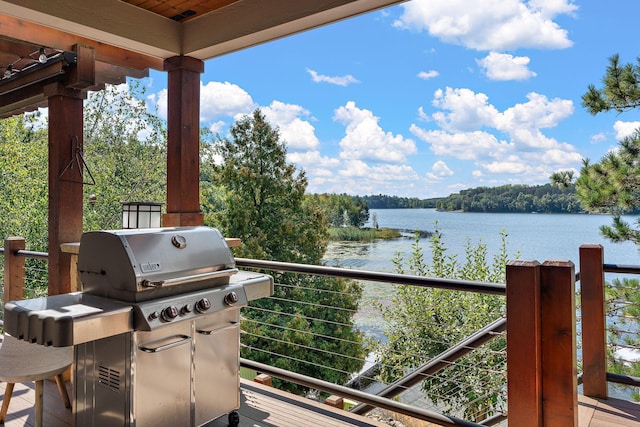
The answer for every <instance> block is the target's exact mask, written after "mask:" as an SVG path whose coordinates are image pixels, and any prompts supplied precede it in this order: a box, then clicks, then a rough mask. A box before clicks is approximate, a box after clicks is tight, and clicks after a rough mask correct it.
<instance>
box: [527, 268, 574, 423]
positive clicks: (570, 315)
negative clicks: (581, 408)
mask: <svg viewBox="0 0 640 427" xmlns="http://www.w3.org/2000/svg"><path fill="white" fill-rule="evenodd" d="M540 294H541V298H540V303H541V319H542V326H541V334H542V418H543V425H544V426H545V427H570V426H577V425H578V379H577V376H578V372H577V370H578V369H577V366H576V300H575V267H574V264H573V263H572V262H571V261H545V262H544V263H543V264H542V266H541V268H540ZM516 425H519V424H516ZM523 425H526V424H523Z"/></svg>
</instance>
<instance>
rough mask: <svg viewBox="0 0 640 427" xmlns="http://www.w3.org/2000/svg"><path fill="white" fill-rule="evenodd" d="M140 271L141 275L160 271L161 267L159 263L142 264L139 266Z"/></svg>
mask: <svg viewBox="0 0 640 427" xmlns="http://www.w3.org/2000/svg"><path fill="white" fill-rule="evenodd" d="M140 269H141V270H142V272H143V273H151V272H154V271H160V270H162V267H161V266H160V263H159V262H143V263H142V264H140Z"/></svg>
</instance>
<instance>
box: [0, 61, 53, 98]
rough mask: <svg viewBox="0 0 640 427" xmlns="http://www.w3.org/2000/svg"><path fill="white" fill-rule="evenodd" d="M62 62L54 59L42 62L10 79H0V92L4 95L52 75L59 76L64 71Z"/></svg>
mask: <svg viewBox="0 0 640 427" xmlns="http://www.w3.org/2000/svg"><path fill="white" fill-rule="evenodd" d="M63 67H64V64H63V62H62V61H56V62H51V63H47V64H44V65H43V66H41V67H38V69H36V70H34V71H33V72H24V71H23V72H20V73H18V74H17V75H14V76H13V77H11V78H10V79H3V80H0V93H1V94H2V95H5V94H7V93H9V92H12V91H14V90H18V89H22V88H25V87H27V86H31V85H33V84H35V83H39V82H41V81H43V80H47V79H49V78H52V77H54V78H55V77H57V76H60V75H62V74H63V73H64V69H63Z"/></svg>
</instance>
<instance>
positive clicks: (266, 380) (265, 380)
mask: <svg viewBox="0 0 640 427" xmlns="http://www.w3.org/2000/svg"><path fill="white" fill-rule="evenodd" d="M253 381H254V382H257V383H258V384H263V385H268V386H269V387H271V386H272V385H273V380H272V378H271V376H270V375H267V374H259V375H256V377H255V378H254V379H253Z"/></svg>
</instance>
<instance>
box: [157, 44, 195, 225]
mask: <svg viewBox="0 0 640 427" xmlns="http://www.w3.org/2000/svg"><path fill="white" fill-rule="evenodd" d="M164 70H165V71H167V72H168V76H169V81H168V85H167V91H168V100H167V205H166V206H167V213H166V214H165V215H164V216H163V218H162V225H164V226H178V225H202V224H203V223H204V215H203V214H202V212H201V211H200V74H201V73H202V72H203V71H204V62H202V61H201V60H199V59H196V58H191V57H188V56H175V57H172V58H168V59H167V60H165V62H164Z"/></svg>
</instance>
